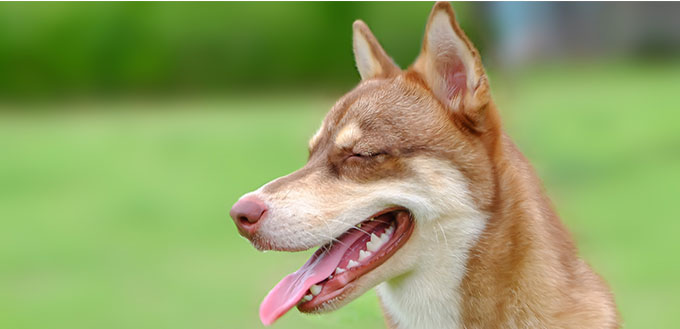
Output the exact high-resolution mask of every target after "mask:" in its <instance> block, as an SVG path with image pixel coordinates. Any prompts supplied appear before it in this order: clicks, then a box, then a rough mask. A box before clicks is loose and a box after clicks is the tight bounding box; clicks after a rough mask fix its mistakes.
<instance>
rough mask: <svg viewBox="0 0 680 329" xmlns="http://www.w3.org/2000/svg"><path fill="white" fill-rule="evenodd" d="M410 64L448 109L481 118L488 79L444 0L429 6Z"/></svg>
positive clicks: (473, 118) (451, 10)
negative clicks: (421, 37) (419, 45)
mask: <svg viewBox="0 0 680 329" xmlns="http://www.w3.org/2000/svg"><path fill="white" fill-rule="evenodd" d="M413 68H414V69H415V70H416V71H418V72H419V73H420V74H421V75H422V76H423V77H424V79H425V81H426V82H427V84H428V85H429V87H430V89H431V90H432V92H433V93H434V95H435V97H437V98H438V99H439V100H440V101H441V102H442V103H443V104H445V105H446V106H447V107H448V109H449V110H450V111H459V112H461V113H462V114H464V115H465V116H467V118H468V119H471V120H472V121H473V122H478V121H479V120H481V119H482V117H483V115H484V108H485V105H486V104H487V103H488V102H489V100H490V98H489V92H488V91H489V86H488V80H487V78H486V74H485V73H484V68H483V67H482V61H481V58H480V57H479V52H478V51H477V49H475V47H474V46H473V45H472V42H470V40H468V38H467V37H466V36H465V33H463V30H461V29H460V26H458V22H456V18H455V15H454V13H453V9H452V8H451V4H449V3H448V2H437V3H436V4H435V5H434V7H433V8H432V12H431V13H430V18H429V20H428V22H427V28H426V29H425V38H424V41H423V48H422V50H421V53H420V55H419V56H418V59H416V62H415V63H414V64H413Z"/></svg>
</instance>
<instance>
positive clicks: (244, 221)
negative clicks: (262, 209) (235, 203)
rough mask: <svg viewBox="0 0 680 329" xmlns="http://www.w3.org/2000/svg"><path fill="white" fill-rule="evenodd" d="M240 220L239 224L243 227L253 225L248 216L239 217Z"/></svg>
mask: <svg viewBox="0 0 680 329" xmlns="http://www.w3.org/2000/svg"><path fill="white" fill-rule="evenodd" d="M238 220H239V222H241V224H243V225H250V224H252V222H251V221H250V219H248V217H246V216H239V217H238Z"/></svg>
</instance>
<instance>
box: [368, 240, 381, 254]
mask: <svg viewBox="0 0 680 329" xmlns="http://www.w3.org/2000/svg"><path fill="white" fill-rule="evenodd" d="M378 248H380V247H376V244H375V243H373V242H371V241H368V242H366V250H368V251H372V252H374V251H377V250H378Z"/></svg>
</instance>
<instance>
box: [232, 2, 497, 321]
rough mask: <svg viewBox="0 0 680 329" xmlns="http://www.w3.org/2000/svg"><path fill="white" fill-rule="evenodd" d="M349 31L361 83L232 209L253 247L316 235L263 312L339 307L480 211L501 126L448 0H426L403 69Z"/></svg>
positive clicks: (283, 245)
mask: <svg viewBox="0 0 680 329" xmlns="http://www.w3.org/2000/svg"><path fill="white" fill-rule="evenodd" d="M353 30H354V41H353V43H354V54H355V60H356V65H357V68H358V70H359V73H360V75H361V82H360V83H359V85H358V86H357V87H356V88H354V89H353V90H352V91H350V92H349V93H347V94H346V95H344V96H343V97H342V98H341V99H340V100H339V101H338V102H337V103H336V104H335V105H334V106H333V108H332V109H331V110H330V111H329V112H328V114H327V116H326V117H325V119H324V120H323V122H322V124H321V127H320V128H319V129H318V131H317V133H316V134H315V135H314V136H313V137H312V138H311V140H310V141H309V160H308V162H307V164H306V165H305V166H304V167H302V168H301V169H299V170H297V171H295V172H293V173H291V174H290V175H287V176H285V177H281V178H278V179H276V180H274V181H272V182H270V183H268V184H266V185H264V186H262V187H261V188H260V189H258V190H256V191H254V192H251V193H248V194H246V195H244V196H243V197H242V198H241V199H240V200H239V201H238V202H237V203H236V204H235V205H234V207H233V208H232V211H231V215H232V217H233V218H234V221H235V222H236V224H237V227H238V229H239V232H240V233H241V234H242V235H243V236H245V237H246V238H248V239H249V240H250V241H251V242H252V244H253V245H254V246H255V247H256V248H258V249H260V250H268V249H273V250H283V251H300V250H306V249H309V248H312V247H318V246H322V248H321V249H320V250H319V251H318V252H317V253H316V254H315V255H314V256H313V257H312V259H310V261H309V262H308V263H307V264H305V266H303V268H301V269H300V270H299V271H298V272H296V273H294V274H291V275H290V276H289V277H287V278H286V279H284V280H283V281H282V282H281V283H280V284H279V286H277V287H276V288H274V290H272V292H271V293H270V295H269V296H268V297H267V299H265V302H264V303H263V306H262V309H261V316H262V319H263V321H264V322H265V323H267V322H269V323H271V322H273V321H274V320H275V319H276V318H277V317H278V316H280V315H281V314H283V313H282V312H285V311H287V310H288V309H289V308H290V307H292V306H294V305H298V308H299V309H300V310H302V311H307V312H317V311H324V310H332V309H335V308H338V307H340V306H342V305H344V304H345V303H347V302H348V301H350V300H352V299H354V298H356V297H357V296H359V295H361V294H362V293H363V292H365V291H366V290H368V289H370V288H371V287H373V286H375V285H376V284H378V283H380V282H383V281H386V280H389V279H392V278H394V277H397V276H400V275H402V274H405V273H408V272H409V271H413V270H414V268H415V267H416V266H417V264H418V261H419V258H420V256H421V255H422V254H423V253H427V252H428V250H431V249H433V248H439V246H437V245H434V242H433V241H434V239H435V235H437V234H438V233H437V232H438V230H440V229H442V230H443V227H445V226H446V227H457V225H458V224H460V223H459V222H465V221H471V220H479V219H478V218H480V217H479V216H474V214H479V213H480V212H485V211H487V210H488V208H489V207H490V204H491V199H492V197H493V195H492V193H493V191H494V188H495V187H494V180H493V175H492V171H493V166H492V164H491V161H490V153H491V152H493V145H494V143H495V141H497V140H498V137H497V136H498V130H499V129H500V128H499V124H498V119H497V117H496V114H495V109H494V107H493V104H492V101H491V99H490V95H489V85H488V81H487V76H486V74H485V72H484V69H483V67H482V64H481V59H480V57H479V53H478V52H477V50H476V49H475V48H474V46H473V45H472V43H471V42H470V41H469V40H468V39H467V37H466V36H465V34H464V33H463V31H462V30H461V29H460V27H459V26H458V23H457V22H456V20H455V17H454V13H453V10H452V9H451V6H450V5H449V4H448V3H446V2H444V3H437V4H436V5H435V7H434V8H433V10H432V12H431V14H430V17H429V20H428V23H427V28H426V33H425V38H424V42H423V45H422V51H421V54H420V55H419V57H418V58H417V60H416V61H415V63H414V64H413V65H412V66H411V67H410V68H409V69H408V70H405V71H402V70H401V69H400V68H399V67H398V66H397V65H396V64H395V63H394V62H393V61H392V60H391V58H390V57H389V56H388V55H387V54H386V53H385V51H384V50H383V49H382V47H381V46H380V44H379V43H378V41H377V40H376V38H375V37H374V36H373V34H372V33H371V31H370V30H369V28H368V27H367V26H366V24H364V23H363V22H361V21H356V22H355V23H354V26H353ZM473 218H476V219H473ZM459 227H465V226H464V225H459ZM453 234H454V235H455V234H460V235H465V234H467V232H465V230H460V232H454V233H453ZM436 238H437V239H438V240H439V239H446V237H443V238H442V237H439V236H437V237H436ZM447 243H450V244H455V243H456V239H455V236H454V237H451V236H449V237H448V242H447ZM319 287H320V288H319ZM263 314H264V315H263Z"/></svg>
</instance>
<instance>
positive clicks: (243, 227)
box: [229, 195, 267, 238]
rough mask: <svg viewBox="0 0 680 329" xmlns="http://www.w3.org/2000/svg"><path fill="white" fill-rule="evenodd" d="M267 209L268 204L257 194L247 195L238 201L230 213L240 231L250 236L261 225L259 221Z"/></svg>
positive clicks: (247, 236) (245, 235)
mask: <svg viewBox="0 0 680 329" xmlns="http://www.w3.org/2000/svg"><path fill="white" fill-rule="evenodd" d="M266 211H267V206H265V204H264V202H262V200H260V199H259V198H258V197H256V196H253V195H251V196H247V197H245V198H241V199H240V200H238V201H236V203H235V204H234V206H232V207H231V210H230V211H229V215H230V216H231V218H232V219H233V220H234V223H236V228H238V231H239V233H241V235H243V236H244V237H246V238H250V237H251V236H252V235H253V234H255V231H257V228H258V226H259V221H260V219H262V216H263V215H264V213H265V212H266Z"/></svg>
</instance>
